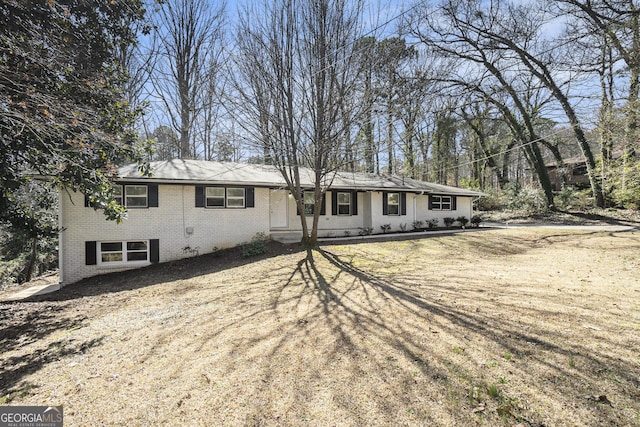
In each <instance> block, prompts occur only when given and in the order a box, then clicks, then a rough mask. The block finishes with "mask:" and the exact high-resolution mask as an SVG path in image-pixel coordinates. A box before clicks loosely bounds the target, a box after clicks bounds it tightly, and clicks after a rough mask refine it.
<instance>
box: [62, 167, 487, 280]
mask: <svg viewBox="0 0 640 427" xmlns="http://www.w3.org/2000/svg"><path fill="white" fill-rule="evenodd" d="M151 166H152V173H153V176H152V177H151V178H147V177H142V176H141V175H140V173H139V172H138V171H137V167H136V165H130V166H126V167H123V168H121V169H120V170H119V176H120V178H121V179H120V180H119V181H118V183H119V184H120V187H118V193H117V197H119V200H120V201H121V203H123V204H124V206H125V207H126V208H127V211H128V217H127V219H126V220H124V221H123V222H122V223H121V224H117V223H115V222H113V221H108V220H106V219H105V217H104V215H103V214H102V213H101V212H100V211H95V210H94V209H93V208H91V207H90V206H88V203H87V200H86V198H85V196H84V195H83V194H79V193H67V192H62V193H61V195H60V229H61V232H60V242H59V253H60V282H61V284H63V285H66V284H69V283H73V282H75V281H78V280H80V279H82V278H85V277H91V276H95V275H99V274H103V273H107V272H112V271H119V270H127V269H132V268H138V267H141V266H145V265H149V264H151V263H155V262H166V261H171V260H177V259H180V258H185V257H187V256H191V255H193V254H194V253H200V254H203V253H208V252H212V251H214V250H216V249H219V248H224V247H230V246H235V245H238V244H241V243H243V242H248V241H250V240H251V239H252V238H253V237H254V236H255V235H256V234H257V233H264V234H266V235H272V236H277V235H282V234H288V235H292V234H293V235H297V236H299V237H302V232H301V225H300V219H299V216H298V215H299V213H298V212H297V209H296V205H295V202H294V200H293V197H291V196H290V195H289V192H288V191H287V190H286V188H285V185H284V180H283V178H282V176H281V175H280V173H279V172H278V171H277V170H276V169H275V168H273V167H270V166H263V165H248V164H238V163H230V162H208V161H197V160H171V161H166V162H153V163H152V164H151ZM303 172H305V171H303ZM303 176H311V174H310V173H309V174H307V175H305V174H304V173H303ZM303 183H304V185H305V186H308V187H309V188H311V187H312V186H313V183H312V181H311V180H310V179H308V180H306V181H303ZM480 195H481V194H480V193H477V192H474V191H470V190H463V189H460V188H456V187H449V186H443V185H437V184H431V183H426V182H422V181H417V180H412V179H403V178H398V177H387V176H380V175H373V174H360V173H346V172H340V173H338V174H337V175H336V176H335V178H334V179H333V181H332V183H331V185H330V186H329V189H328V190H327V193H326V195H325V199H324V201H323V210H322V213H321V217H320V224H319V231H318V233H319V236H320V237H323V236H324V237H328V236H344V235H345V234H351V235H357V234H358V232H359V231H360V230H361V229H363V228H366V227H371V228H372V229H373V232H374V233H380V232H381V228H380V226H381V225H383V224H390V225H391V229H392V230H398V229H400V227H401V226H406V227H407V228H408V229H411V227H412V224H413V222H414V221H423V222H426V221H427V220H429V219H438V220H439V221H440V225H442V224H443V222H442V219H443V218H445V217H453V218H456V217H459V216H465V217H466V218H471V216H472V214H473V211H472V209H473V208H472V201H473V198H475V197H478V196H480Z"/></svg>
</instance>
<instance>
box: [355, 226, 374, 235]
mask: <svg viewBox="0 0 640 427" xmlns="http://www.w3.org/2000/svg"><path fill="white" fill-rule="evenodd" d="M358 230H360V231H359V232H358V234H359V235H360V236H368V235H370V234H371V233H373V227H358Z"/></svg>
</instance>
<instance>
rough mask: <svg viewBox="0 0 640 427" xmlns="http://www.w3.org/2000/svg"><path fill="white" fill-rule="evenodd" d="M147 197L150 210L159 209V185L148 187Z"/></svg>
mask: <svg viewBox="0 0 640 427" xmlns="http://www.w3.org/2000/svg"><path fill="white" fill-rule="evenodd" d="M147 197H148V204H149V207H150V208H157V207H158V184H149V185H147Z"/></svg>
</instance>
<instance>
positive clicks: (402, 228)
mask: <svg viewBox="0 0 640 427" xmlns="http://www.w3.org/2000/svg"><path fill="white" fill-rule="evenodd" d="M400 231H402V232H404V231H407V223H406V222H403V223H402V224H400Z"/></svg>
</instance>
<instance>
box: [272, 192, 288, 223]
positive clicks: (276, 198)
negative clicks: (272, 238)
mask: <svg viewBox="0 0 640 427" xmlns="http://www.w3.org/2000/svg"><path fill="white" fill-rule="evenodd" d="M269 218H270V225H271V228H287V227H288V226H289V197H288V196H287V191H286V190H269Z"/></svg>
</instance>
